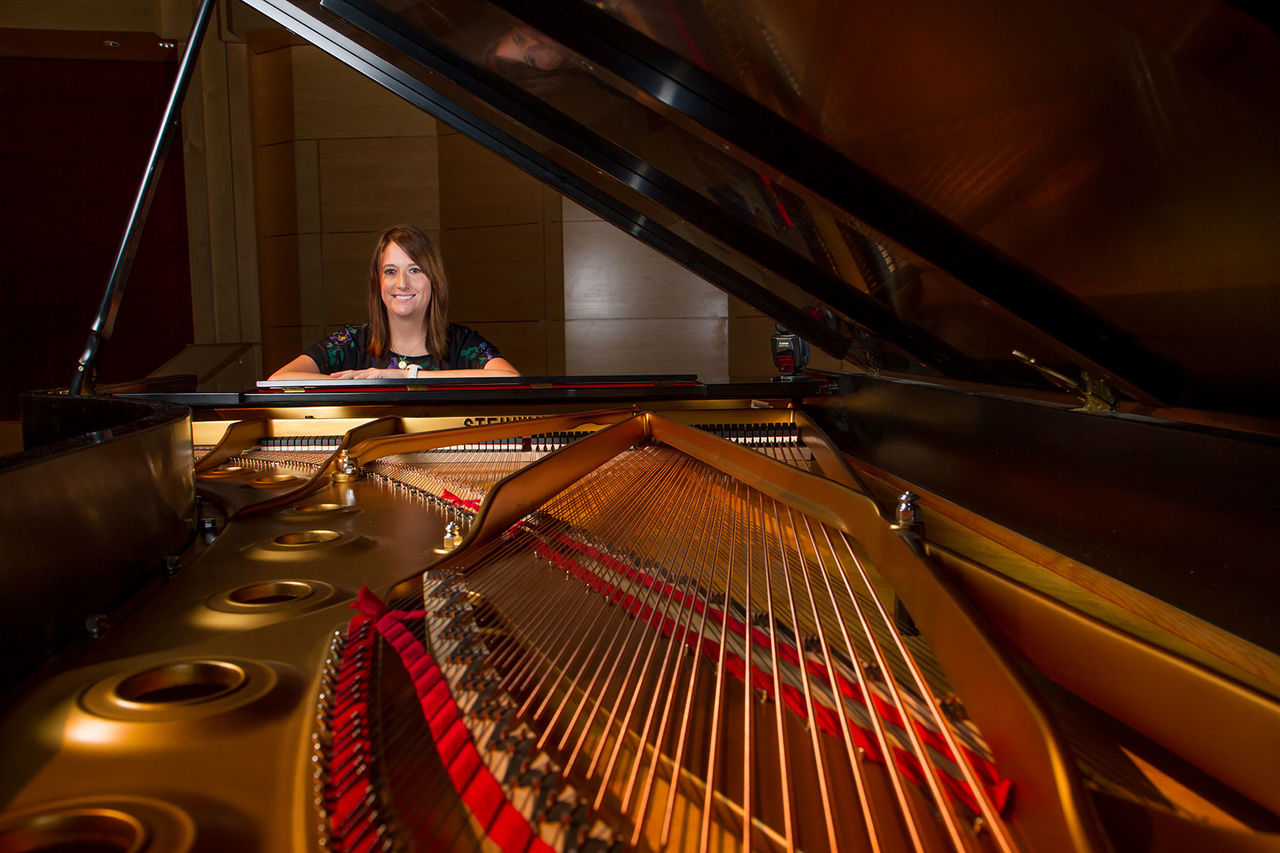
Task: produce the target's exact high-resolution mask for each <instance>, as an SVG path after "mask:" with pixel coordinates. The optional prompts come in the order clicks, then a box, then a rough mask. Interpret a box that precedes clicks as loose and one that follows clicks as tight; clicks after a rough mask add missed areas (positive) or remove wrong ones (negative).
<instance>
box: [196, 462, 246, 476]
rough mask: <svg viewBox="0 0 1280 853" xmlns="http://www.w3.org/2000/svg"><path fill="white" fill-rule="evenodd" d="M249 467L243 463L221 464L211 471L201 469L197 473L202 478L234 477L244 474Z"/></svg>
mask: <svg viewBox="0 0 1280 853" xmlns="http://www.w3.org/2000/svg"><path fill="white" fill-rule="evenodd" d="M246 470H247V469H246V468H245V467H244V466H243V465H219V466H218V467H217V468H213V469H211V470H209V471H201V472H200V473H199V474H197V475H196V478H197V479H200V480H218V479H221V478H223V477H234V476H236V475H238V474H243V473H244V472H245V471H246Z"/></svg>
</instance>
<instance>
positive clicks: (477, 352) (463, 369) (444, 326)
mask: <svg viewBox="0 0 1280 853" xmlns="http://www.w3.org/2000/svg"><path fill="white" fill-rule="evenodd" d="M368 308H369V322H367V323H365V324H364V325H361V326H343V327H341V328H340V329H338V330H337V331H335V332H333V333H332V334H330V335H329V336H328V337H326V338H323V339H322V340H320V341H317V342H316V343H315V344H313V345H312V346H311V347H309V348H308V349H307V351H306V352H304V353H303V354H302V355H300V356H298V357H297V358H295V359H294V360H293V361H291V362H289V363H288V364H286V365H285V366H284V367H282V368H280V369H279V370H277V371H276V372H275V373H273V374H271V378H272V379H314V378H329V379H396V378H400V377H408V378H413V377H415V376H417V375H418V372H419V371H422V370H432V371H439V372H441V373H443V374H446V375H449V376H461V377H466V376H474V377H483V376H518V375H520V372H519V371H518V370H516V369H515V367H514V366H512V364H511V362H509V361H507V360H506V359H505V358H503V357H502V354H501V353H500V352H498V349H497V347H495V346H494V345H493V344H491V343H489V342H488V341H486V340H485V339H484V338H482V337H481V336H480V335H478V334H477V333H476V332H474V331H472V330H471V329H469V328H467V327H466V326H463V325H460V324H458V323H450V322H449V282H448V279H447V278H445V274H444V264H443V263H442V262H441V260H440V252H439V250H437V249H436V246H435V244H434V243H433V242H432V241H431V238H430V237H428V236H427V235H426V234H425V233H423V231H422V230H421V229H419V228H415V227H414V226H412V225H395V226H393V227H391V228H388V229H387V230H386V231H384V232H382V235H381V236H380V237H378V242H377V244H376V245H375V246H374V249H373V257H372V258H371V259H370V261H369V281H368Z"/></svg>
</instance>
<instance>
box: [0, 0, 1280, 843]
mask: <svg viewBox="0 0 1280 853" xmlns="http://www.w3.org/2000/svg"><path fill="white" fill-rule="evenodd" d="M247 3H248V5H250V6H251V7H253V8H255V9H256V10H258V11H260V12H262V13H263V14H265V15H267V16H268V17H270V18H272V19H274V20H275V21H277V22H279V23H280V24H282V25H284V26H285V27H288V28H289V29H290V30H292V31H293V32H294V33H296V34H298V35H300V36H302V37H304V38H305V39H307V40H308V41H310V42H312V43H314V44H316V45H318V46H320V47H321V48H323V49H324V50H325V51H327V52H328V53H330V54H332V55H333V56H334V57H336V58H338V59H339V60H341V61H343V62H345V63H346V64H348V65H349V66H351V67H352V68H353V69H356V70H357V71H359V72H360V73H362V74H365V75H367V76H369V77H370V78H372V79H373V80H376V81H377V82H378V83H380V84H381V85H383V86H385V87H387V88H388V89H390V90H391V91H393V92H395V93H396V94H397V95H399V96H401V97H403V98H404V99H406V100H408V101H409V102H410V103H412V104H414V105H416V106H418V107H420V108H421V109H423V110H425V111H427V112H429V113H430V114H432V115H433V116H435V117H436V118H438V119H439V120H441V121H444V122H446V123H448V124H449V125H451V126H452V127H454V128H456V129H458V130H459V131H460V132H462V133H465V134H467V135H468V136H470V137H471V138H472V139H474V140H476V141H478V142H479V143H481V144H483V145H485V146H487V147H489V148H490V149H492V150H494V151H496V152H498V153H499V154H501V155H502V156H504V157H506V158H507V159H509V160H510V161H511V162H513V163H515V164H516V165H517V166H519V167H520V168H521V169H523V170H525V171H526V172H528V173H530V174H532V175H533V176H535V177H537V178H539V179H541V180H542V181H545V182H546V183H547V184H548V185H550V186H552V187H553V188H554V189H556V190H557V191H559V192H560V193H562V194H564V195H565V196H566V197H568V198H570V199H571V200H573V201H574V202H576V203H578V204H580V205H582V206H584V207H585V208H587V209H588V210H590V211H591V212H593V213H594V214H596V215H598V216H600V217H602V218H603V219H605V220H607V221H609V222H611V223H613V224H614V225H616V226H617V227H619V228H621V229H622V230H624V231H626V232H628V233H629V234H631V235H632V236H634V237H635V238H636V239H638V240H641V241H643V242H644V243H646V244H648V245H649V246H652V247H653V248H655V249H657V250H659V251H661V252H663V253H665V254H667V255H668V256H669V257H671V258H672V259H674V260H676V261H677V262H678V263H680V264H682V265H684V266H686V267H687V268H689V269H691V270H693V271H695V272H696V273H698V274H699V275H700V276H702V277H703V278H705V279H706V280H707V281H709V282H711V283H712V284H715V285H716V286H718V287H720V288H723V289H724V290H726V291H727V292H729V293H730V294H732V295H733V296H734V297H736V298H738V299H741V300H742V301H743V302H745V303H746V304H748V305H750V306H752V307H754V308H756V309H758V310H759V311H762V312H764V313H765V314H767V315H768V316H770V317H771V318H773V319H774V320H775V321H776V322H777V332H778V334H777V335H776V336H775V337H774V338H773V339H772V340H771V341H770V340H762V341H761V342H760V346H762V347H770V346H771V347H772V349H773V355H774V359H775V363H776V365H777V371H778V375H777V376H772V377H763V378H761V380H760V381H757V382H741V383H708V382H703V381H699V379H698V377H696V376H693V375H680V376H650V377H618V376H609V377H526V378H520V379H504V380H500V381H496V382H489V383H477V382H474V381H471V380H468V381H466V382H465V383H462V382H457V381H454V382H450V381H439V380H436V381H432V380H430V379H429V378H427V377H425V376H424V377H421V378H420V379H419V380H418V381H413V382H409V383H407V384H406V383H394V384H392V383H339V384H332V385H327V384H324V383H319V384H313V385H312V386H310V387H291V386H289V385H288V384H287V383H286V384H280V383H276V384H271V383H266V384H262V385H260V386H259V387H255V388H252V389H244V390H242V391H240V392H235V393H230V392H213V391H206V390H203V389H200V388H193V387H188V386H186V385H184V384H183V383H182V382H181V381H177V382H173V381H165V382H154V381H153V382H139V383H134V384H130V385H126V386H121V387H117V388H114V389H107V388H100V389H97V393H67V392H59V391H50V392H47V393H37V394H31V395H28V396H27V397H26V398H25V399H24V403H23V421H24V423H23V429H24V438H25V443H26V450H25V451H23V452H22V453H20V454H16V455H13V456H10V457H6V458H4V459H3V460H0V482H2V483H3V488H2V489H0V502H3V513H2V520H0V550H2V551H3V553H4V555H5V558H4V563H3V567H2V568H0V572H2V573H3V582H4V587H3V588H4V593H3V596H2V597H0V632H3V637H4V640H5V643H4V645H5V648H6V651H7V654H6V656H5V659H4V663H3V664H2V665H0V690H3V694H2V695H3V705H2V707H0V737H2V738H3V740H2V742H3V744H4V761H3V764H2V765H0V767H2V769H0V808H3V811H0V851H22V852H23V853H32V851H70V850H86V851H148V853H152V851H156V852H157V853H158V851H228V850H236V851H240V850H245V851H249V850H262V851H274V850H314V849H324V850H333V851H368V850H452V849H485V850H494V849H498V850H503V851H525V850H543V849H548V848H554V849H561V850H581V851H587V850H598V851H604V850H623V849H640V850H660V849H661V850H668V849H688V850H694V849H716V850H745V849H761V850H775V849H776V850H823V849H827V850H841V851H846V850H929V851H933V850H963V851H977V850H999V851H1011V850H1032V851H1039V850H1045V851H1049V850H1054V851H1056V850H1098V851H1106V850H1114V851H1142V850H1196V851H1199V850H1209V849H1213V850H1218V849H1222V850H1272V849H1280V785H1277V784H1276V782H1275V779H1274V776H1275V768H1276V766H1277V762H1278V761H1280V656H1278V655H1280V618H1278V617H1277V615H1276V608H1277V604H1278V603H1280V595H1278V594H1277V593H1278V592H1280V590H1278V589H1277V581H1276V570H1275V556H1274V555H1275V554H1276V553H1277V545H1280V542H1278V541H1277V540H1280V535H1278V534H1277V529H1278V528H1277V524H1276V517H1277V510H1280V500H1277V497H1276V484H1277V483H1280V421H1278V420H1277V413H1278V412H1277V403H1276V401H1277V399H1280V395H1278V394H1277V392H1278V391H1280V360H1278V359H1276V358H1275V357H1274V356H1268V355H1267V353H1268V352H1270V351H1271V349H1272V346H1273V341H1275V340H1276V339H1277V334H1278V333H1280V282H1277V277H1278V276H1280V255H1278V254H1277V252H1278V251H1280V249H1278V248H1277V247H1280V240H1277V239H1276V234H1277V229H1278V228H1280V201H1278V200H1280V144H1278V143H1280V110H1277V109H1276V107H1277V93H1278V92H1280V49H1278V48H1280V44H1278V41H1280V39H1278V37H1277V34H1276V30H1275V23H1276V22H1275V21H1274V20H1268V19H1267V18H1266V13H1265V11H1261V10H1259V9H1254V10H1249V9H1246V8H1244V7H1237V6H1234V5H1231V4H1228V3H1223V2H1218V0H1196V2H1179V3H1175V4H1167V3H1166V4H1159V5H1156V4H1144V3H1127V4H1119V3H1099V2H1091V0H1052V2H1050V0H1045V2H1037V3H1033V4H1002V3H996V2H989V1H988V0H965V2H946V3H943V2H934V0H909V2H905V3H898V4H893V5H891V6H890V5H882V6H877V5H876V4H849V3H846V2H842V1H841V0H831V2H822V0H803V2H794V3H780V2H766V0H755V1H754V2H743V3H727V2H721V0H623V2H621V3H614V2H608V1H607V0H606V2H602V3H584V2H579V0H536V2H534V0H483V1H482V0H319V2H317V0H293V2H291V1H290V0H247ZM513 45H515V47H514V48H513ZM816 352H822V353H825V354H826V355H827V356H829V357H830V363H831V364H838V365H839V366H840V369H838V370H824V371H817V370H813V369H810V368H809V367H807V366H806V365H807V363H808V361H809V356H810V354H811V353H816Z"/></svg>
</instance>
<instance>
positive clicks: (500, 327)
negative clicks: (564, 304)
mask: <svg viewBox="0 0 1280 853" xmlns="http://www.w3.org/2000/svg"><path fill="white" fill-rule="evenodd" d="M463 322H465V321H463ZM466 325H468V326H470V327H471V328H473V329H475V330H476V331H477V332H479V333H480V334H481V335H482V336H484V338H485V339H486V340H488V341H490V342H492V343H493V345H494V346H496V347H497V348H498V349H499V350H500V351H501V352H502V354H503V356H505V357H506V359H507V360H508V361H510V362H511V363H512V364H514V365H515V366H516V369H517V370H519V371H520V372H521V373H523V374H524V375H526V376H545V375H550V374H549V373H548V370H547V367H546V365H547V363H548V342H549V341H554V340H556V339H558V336H556V335H554V334H549V333H548V332H549V329H548V326H549V325H553V324H550V323H548V322H547V321H544V320H529V321H525V322H509V323H503V322H494V321H489V320H483V321H475V322H469V323H466ZM562 372H563V370H559V371H556V373H562Z"/></svg>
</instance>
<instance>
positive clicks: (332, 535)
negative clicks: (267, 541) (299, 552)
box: [272, 530, 342, 547]
mask: <svg viewBox="0 0 1280 853" xmlns="http://www.w3.org/2000/svg"><path fill="white" fill-rule="evenodd" d="M341 536H342V534H341V533H339V532H338V531H336V530H302V531H299V532H297V533H284V534H282V535H280V536H277V537H276V538H275V539H274V540H272V541H273V542H275V543H276V544H277V545H287V546H295V547H297V546H306V545H321V544H323V543H325V542H334V541H336V540H337V539H339V538H340V537H341Z"/></svg>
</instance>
